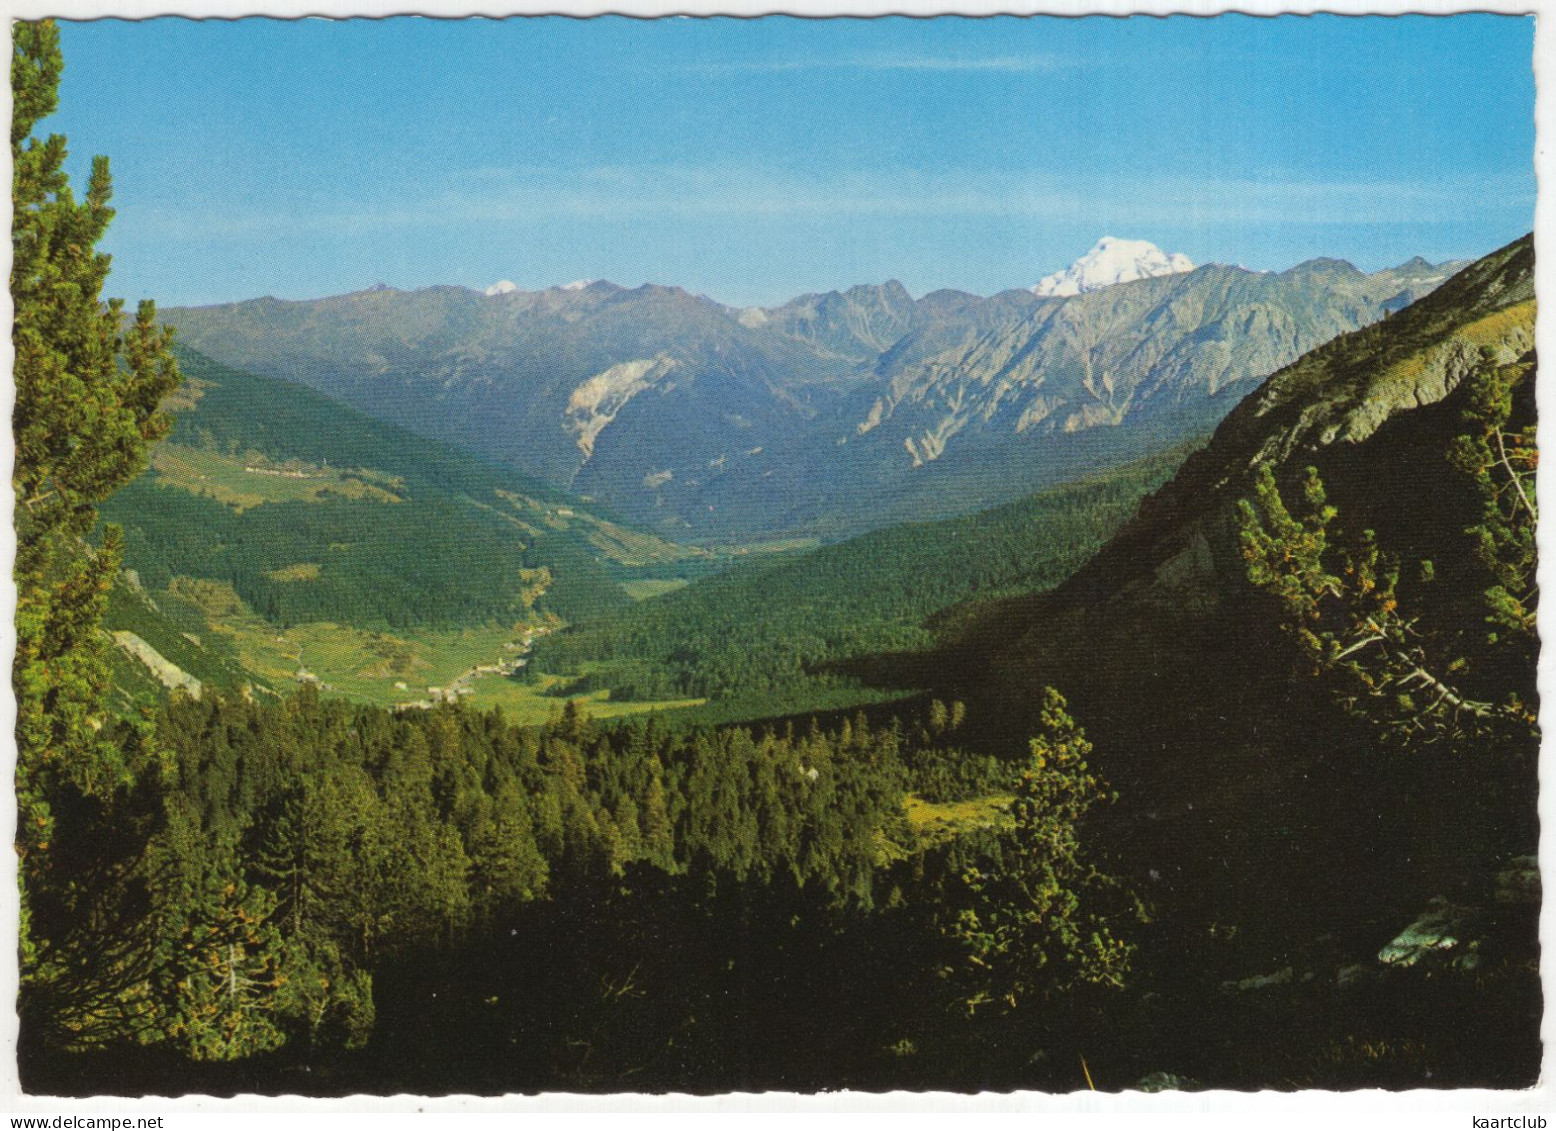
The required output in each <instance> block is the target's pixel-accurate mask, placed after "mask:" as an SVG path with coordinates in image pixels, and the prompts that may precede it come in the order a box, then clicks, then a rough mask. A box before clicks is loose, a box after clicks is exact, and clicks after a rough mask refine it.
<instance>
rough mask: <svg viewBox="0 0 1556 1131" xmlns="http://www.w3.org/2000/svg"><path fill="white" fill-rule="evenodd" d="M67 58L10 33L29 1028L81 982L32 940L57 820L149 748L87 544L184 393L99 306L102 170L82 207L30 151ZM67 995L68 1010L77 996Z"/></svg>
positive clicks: (117, 315)
mask: <svg viewBox="0 0 1556 1131" xmlns="http://www.w3.org/2000/svg"><path fill="white" fill-rule="evenodd" d="M63 66H64V63H63V59H62V57H61V54H60V48H59V32H58V30H57V29H56V28H55V26H54V24H53V23H52V22H51V21H42V22H38V23H17V24H15V25H14V31H13V39H12V55H11V88H12V94H13V98H14V116H13V118H12V121H11V159H12V165H13V174H12V226H11V250H12V255H13V261H12V268H11V297H12V300H13V302H14V304H15V322H14V324H13V326H12V332H11V341H12V345H13V347H14V349H15V354H16V357H15V370H14V373H15V385H16V404H15V409H14V415H13V421H12V423H13V429H14V438H15V444H16V454H15V464H14V467H13V471H12V489H13V491H14V492H15V512H14V513H15V528H16V543H17V548H16V561H15V567H14V570H15V573H14V576H15V580H16V588H17V605H16V654H15V658H14V660H13V665H12V681H13V686H14V688H15V692H16V700H17V722H16V742H17V761H16V791H17V814H18V820H17V832H16V848H17V851H18V853H19V854H20V855H21V857H22V867H21V884H22V915H21V937H20V942H21V960H22V971H21V976H22V998H23V1002H22V1004H23V1010H24V1013H25V1012H27V1010H28V999H29V997H32V996H37V994H38V992H39V991H45V990H46V992H43V993H42V996H43V997H44V998H50V997H54V998H57V997H58V990H59V987H58V986H57V985H55V986H53V987H46V986H45V984H46V983H51V982H58V981H59V980H60V979H67V978H72V977H76V976H77V974H76V973H75V972H76V971H79V970H80V969H82V968H83V967H84V965H85V966H90V964H91V958H90V955H87V956H82V955H76V956H75V957H74V958H72V957H70V956H69V955H66V954H63V953H61V952H60V948H59V947H58V946H56V945H49V944H50V940H47V939H44V938H42V937H40V935H39V933H38V932H39V927H40V924H38V923H36V921H35V919H34V916H33V911H34V909H35V908H36V906H37V904H38V902H39V898H40V897H41V890H40V889H41V888H42V887H43V886H45V885H49V886H52V887H53V888H54V889H55V892H56V894H57V895H61V897H62V898H63V893H66V892H68V891H72V890H76V888H77V887H78V885H73V884H72V883H71V881H70V878H69V877H68V876H65V875H62V874H61V871H60V869H57V868H55V867H54V860H56V859H57V858H58V857H59V855H60V854H59V851H58V849H59V846H58V845H56V844H55V843H54V841H55V833H56V821H55V815H56V811H57V810H58V809H59V808H60V807H61V806H62V805H63V806H75V805H79V804H89V805H95V806H98V807H100V808H101V810H102V815H101V820H103V821H105V822H106V821H109V820H112V819H113V818H112V817H111V816H110V815H109V814H110V809H111V806H112V805H113V803H114V798H115V797H116V796H122V795H123V793H124V791H125V790H126V787H128V785H129V784H130V783H131V781H132V779H133V778H134V776H135V771H136V768H137V761H138V760H143V756H144V753H145V751H146V744H145V743H144V742H142V741H140V740H138V739H137V738H135V737H133V736H129V735H126V734H125V732H124V729H123V727H122V726H120V725H115V724H114V723H113V721H112V720H111V719H110V718H109V717H108V713H107V710H106V695H107V690H108V683H109V678H108V671H107V666H106V660H105V658H104V654H103V647H104V645H103V641H102V632H101V621H102V615H103V611H104V606H105V602H106V598H107V593H108V590H109V588H110V587H111V585H112V583H113V579H114V577H115V576H116V575H117V573H118V570H119V563H120V557H121V539H120V536H119V532H118V531H117V530H114V529H109V530H107V531H105V532H104V533H103V536H102V538H101V541H100V543H99V545H98V546H97V548H96V549H95V550H94V549H92V548H91V547H89V545H88V544H87V541H86V539H87V535H88V534H89V533H90V532H91V530H92V528H93V526H94V525H95V524H96V521H97V505H98V504H99V503H100V502H102V501H103V500H104V499H105V498H107V496H108V495H110V494H111V493H112V492H113V491H114V490H115V489H116V488H118V487H120V486H122V485H123V484H125V483H127V482H129V481H130V480H131V479H133V478H134V477H135V476H136V475H137V474H139V473H140V471H141V470H142V469H143V468H144V466H145V463H146V452H147V448H148V446H149V445H150V444H151V443H152V442H153V441H155V440H156V439H158V438H159V437H160V436H162V435H163V434H164V433H165V431H166V428H167V422H166V420H165V419H164V418H163V417H162V416H161V415H160V414H159V413H158V411H157V406H158V405H159V403H160V402H161V400H162V398H163V397H164V396H166V395H167V394H168V393H169V392H171V391H172V390H173V388H174V387H176V385H177V382H178V369H177V366H176V364H175V363H174V361H173V357H172V354H171V350H170V336H169V332H168V331H167V330H166V329H161V328H158V326H157V324H156V311H155V308H154V307H153V305H152V304H151V303H149V302H144V303H142V304H141V305H140V308H139V310H138V312H137V314H136V317H135V319H134V321H133V322H132V323H131V324H130V325H129V327H128V329H125V328H124V326H123V306H122V303H120V302H119V301H117V300H114V301H110V302H107V303H104V302H103V301H102V298H101V294H102V288H103V284H104V282H105V280H106V278H107V275H108V267H109V260H108V256H106V255H104V254H102V253H100V252H98V251H97V250H96V245H97V243H98V241H99V240H100V239H101V238H102V236H103V234H104V232H105V230H106V229H107V226H108V223H109V221H110V220H111V219H112V218H113V210H112V209H111V208H109V207H108V201H109V197H110V195H111V191H110V183H109V175H108V161H107V159H106V158H103V157H98V158H95V159H94V160H93V163H92V173H91V178H90V181H89V183H88V187H87V193H86V197H85V199H84V200H82V201H80V202H77V200H76V198H75V195H74V194H73V192H72V191H71V187H70V183H69V180H68V178H67V177H66V175H65V171H64V162H65V157H66V149H65V139H64V138H63V137H60V136H59V135H50V136H49V137H47V138H43V139H39V138H35V137H33V136H32V135H33V128H34V127H35V126H36V124H37V123H38V121H39V120H40V119H42V118H44V117H46V116H47V115H49V114H50V113H52V112H53V111H54V109H55V108H56V106H57V104H58V90H59V79H60V74H61V72H62V70H63ZM66 996H69V995H68V994H67V995H66Z"/></svg>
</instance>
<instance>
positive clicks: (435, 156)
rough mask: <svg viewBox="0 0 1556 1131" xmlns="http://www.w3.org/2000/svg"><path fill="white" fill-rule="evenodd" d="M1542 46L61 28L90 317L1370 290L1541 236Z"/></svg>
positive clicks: (63, 128) (964, 35) (1040, 26)
mask: <svg viewBox="0 0 1556 1131" xmlns="http://www.w3.org/2000/svg"><path fill="white" fill-rule="evenodd" d="M1533 34H1534V24H1533V20H1532V19H1529V18H1522V17H1498V16H1488V15H1460V16H1453V17H1447V18H1430V17H1394V18H1381V17H1373V18H1345V17H1334V16H1321V17H1311V18H1303V17H1281V18H1277V19H1267V18H1265V19H1260V18H1251V17H1242V16H1223V17H1218V18H1215V19H1192V18H1187V17H1173V18H1168V19H1159V18H1146V17H1134V18H1130V19H1107V18H1087V19H1067V20H1066V19H1015V18H997V19H982V20H975V19H934V20H909V19H895V18H894V19H884V20H798V19H787V18H779V19H763V20H691V19H673V20H659V21H642V20H628V19H620V18H610V19H598V20H568V19H558V18H551V19H515V20H504V21H487V20H475V21H431V20H420V19H395V20H384V21H341V22H330V21H323V20H307V21H299V22H285V21H269V20H241V21H209V22H203V23H197V22H191V21H184V20H166V19H163V20H152V21H148V22H144V23H124V22H117V21H100V22H94V23H78V24H67V25H64V26H63V29H62V39H63V45H64V51H65V64H66V71H65V78H64V81H63V83H62V86H61V109H60V112H59V113H58V114H56V115H55V116H54V117H52V118H50V119H47V120H46V121H45V122H44V123H43V127H42V128H44V129H51V130H53V131H55V132H61V133H64V134H65V135H66V136H67V137H68V138H69V140H70V146H71V153H72V169H73V170H74V173H75V176H76V178H77V179H78V183H79V181H80V178H83V177H84V174H85V169H86V162H87V160H88V159H89V157H90V156H91V155H92V154H94V153H106V154H108V155H109V157H110V158H111V161H112V168H113V173H114V182H115V204H116V206H117V208H118V209H119V216H118V218H117V219H116V220H115V222H114V225H113V228H112V230H111V233H110V235H109V237H108V239H107V241H106V244H105V246H106V248H107V250H109V251H110V252H112V253H113V255H114V274H113V277H112V278H111V280H110V291H111V293H113V294H116V295H122V296H124V297H127V298H129V299H131V300H134V299H136V298H139V297H142V296H149V297H153V298H156V299H157V300H158V301H159V302H161V303H164V304H185V303H204V302H218V301H227V300H233V299H241V298H249V297H254V296H258V295H264V294H273V295H277V296H280V297H285V298H306V297H313V296H317V295H324V294H333V293H339V292H343V291H349V290H356V289H360V288H362V287H365V286H370V285H372V284H373V283H375V282H379V281H383V282H387V283H390V284H391V285H394V286H399V287H405V288H413V287H421V286H429V285H433V284H438V283H458V284H465V285H469V286H485V285H487V284H489V283H491V282H494V281H495V280H497V279H500V278H508V279H512V280H513V281H515V282H516V283H518V284H519V285H520V286H524V287H541V286H547V285H551V284H556V283H563V282H569V281H571V280H574V279H580V278H608V279H611V280H613V281H615V282H618V283H621V284H623V285H628V286H635V285H637V284H639V283H642V282H647V281H653V282H664V283H675V284H679V285H681V286H684V287H686V288H687V289H689V290H692V291H697V292H701V293H706V294H709V295H712V296H713V297H715V298H717V299H720V300H722V301H725V302H730V303H735V304H749V303H775V302H780V301H782V300H784V299H786V298H789V297H792V296H793V295H795V294H798V293H801V292H804V291H809V290H825V289H829V288H832V287H845V286H848V285H851V284H854V283H859V282H879V281H882V280H884V279H887V278H897V279H900V280H902V282H903V283H905V284H906V285H907V287H908V289H909V290H911V291H913V292H914V293H915V294H921V293H924V292H926V291H929V290H934V289H936V288H939V287H958V288H962V289H965V290H970V291H974V292H977V293H981V294H989V293H993V292H995V291H998V290H1002V289H1005V288H1008V287H1015V286H1027V285H1030V284H1032V283H1033V282H1035V281H1036V280H1037V279H1039V278H1040V277H1042V276H1043V275H1045V274H1047V273H1049V272H1050V271H1053V270H1056V269H1058V268H1060V267H1063V266H1064V265H1066V264H1068V263H1069V262H1070V261H1071V260H1073V259H1074V258H1076V257H1077V256H1079V255H1080V254H1081V253H1083V252H1085V251H1086V250H1087V249H1088V248H1090V247H1091V245H1092V244H1093V243H1094V242H1095V241H1096V240H1097V239H1098V238H1099V237H1101V236H1103V235H1113V236H1119V237H1124V238H1134V239H1149V240H1152V241H1153V242H1155V243H1157V244H1159V245H1160V246H1162V247H1163V248H1165V249H1167V250H1169V251H1181V252H1183V253H1185V254H1187V255H1188V256H1189V257H1190V258H1191V259H1193V260H1194V261H1195V262H1227V263H1242V264H1245V265H1247V266H1250V267H1260V268H1273V269H1281V268H1285V267H1288V266H1290V265H1292V264H1293V263H1296V262H1298V261H1300V260H1302V259H1306V258H1310V257H1312V256H1316V255H1336V256H1341V257H1343V258H1348V259H1350V260H1352V261H1353V262H1355V263H1356V264H1357V265H1358V266H1361V267H1363V268H1365V269H1375V268H1378V267H1382V266H1387V265H1390V264H1393V263H1397V262H1400V261H1403V260H1405V259H1408V258H1409V257H1410V256H1412V255H1417V254H1420V255H1425V256H1426V257H1427V258H1429V259H1434V260H1438V259H1445V258H1453V257H1461V256H1475V255H1480V254H1483V253H1484V252H1487V251H1490V250H1492V249H1493V248H1495V247H1498V246H1501V245H1502V244H1504V243H1506V242H1507V241H1509V240H1511V239H1513V238H1515V237H1517V236H1519V235H1521V234H1523V233H1524V232H1526V231H1528V230H1529V229H1530V228H1531V227H1532V225H1533V208H1534V196H1535V181H1534V172H1533V164H1532V162H1533V150H1534V124H1533V108H1534V79H1533V74H1532V68H1531V56H1532V49H1533Z"/></svg>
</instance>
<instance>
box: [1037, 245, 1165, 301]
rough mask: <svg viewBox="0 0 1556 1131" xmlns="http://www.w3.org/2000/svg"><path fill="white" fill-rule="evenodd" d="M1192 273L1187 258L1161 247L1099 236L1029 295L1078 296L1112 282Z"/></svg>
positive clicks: (1109, 285)
mask: <svg viewBox="0 0 1556 1131" xmlns="http://www.w3.org/2000/svg"><path fill="white" fill-rule="evenodd" d="M1192 270H1194V264H1193V263H1191V262H1189V257H1188V256H1186V255H1179V254H1177V253H1176V252H1174V253H1173V254H1171V255H1168V254H1167V253H1166V252H1165V251H1163V250H1162V249H1161V248H1159V247H1157V246H1156V245H1155V244H1153V243H1150V242H1148V241H1146V240H1120V239H1114V238H1113V237H1112V236H1103V237H1102V239H1100V240H1098V241H1097V246H1096V247H1094V248H1092V249H1091V250H1090V251H1088V252H1087V253H1086V254H1085V255H1083V256H1081V257H1080V258H1079V259H1077V260H1076V261H1075V262H1074V263H1072V264H1070V265H1069V266H1068V267H1066V268H1065V269H1064V270H1063V271H1055V272H1054V273H1053V274H1052V275H1049V276H1048V277H1047V278H1046V279H1044V280H1042V281H1041V282H1040V283H1038V284H1037V286H1035V287H1033V288H1032V293H1033V294H1036V295H1041V296H1043V297H1045V298H1046V297H1049V296H1055V297H1057V296H1063V295H1079V294H1085V293H1086V292H1087V291H1095V290H1098V289H1100V288H1102V287H1111V286H1112V285H1113V284H1114V283H1128V282H1132V281H1134V280H1135V279H1150V278H1153V277H1155V276H1157V275H1176V274H1178V273H1179V272H1182V271H1192Z"/></svg>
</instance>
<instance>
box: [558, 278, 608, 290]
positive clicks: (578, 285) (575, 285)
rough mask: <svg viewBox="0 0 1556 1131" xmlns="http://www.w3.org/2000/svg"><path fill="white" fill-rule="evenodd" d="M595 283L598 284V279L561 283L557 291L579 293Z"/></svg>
mask: <svg viewBox="0 0 1556 1131" xmlns="http://www.w3.org/2000/svg"><path fill="white" fill-rule="evenodd" d="M597 282H599V280H598V279H574V280H573V281H572V282H571V283H563V284H562V285H561V287H559V288H558V289H559V290H564V291H581V290H585V289H587V288H589V287H592V286H593V285H594V284H595V283H597Z"/></svg>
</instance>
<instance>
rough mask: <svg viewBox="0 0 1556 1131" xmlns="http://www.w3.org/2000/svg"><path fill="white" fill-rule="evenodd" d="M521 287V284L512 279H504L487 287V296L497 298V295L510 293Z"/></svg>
mask: <svg viewBox="0 0 1556 1131" xmlns="http://www.w3.org/2000/svg"><path fill="white" fill-rule="evenodd" d="M518 289H519V285H518V284H517V283H515V282H514V281H513V280H512V279H502V280H499V281H498V282H495V283H493V284H492V285H491V286H489V287H487V288H486V297H487V298H495V297H496V296H497V295H509V294H512V293H513V292H514V291H516V290H518Z"/></svg>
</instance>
